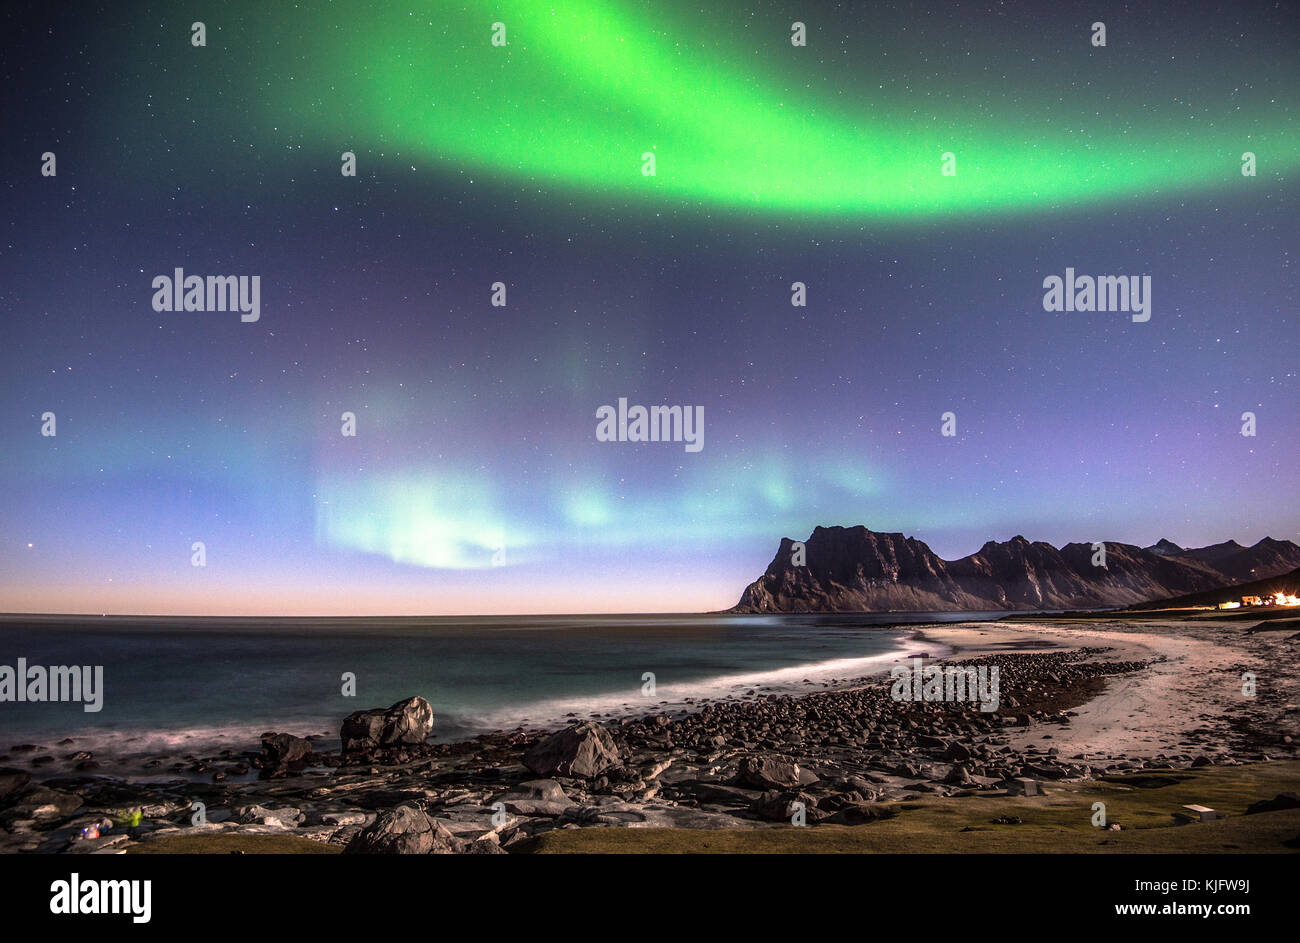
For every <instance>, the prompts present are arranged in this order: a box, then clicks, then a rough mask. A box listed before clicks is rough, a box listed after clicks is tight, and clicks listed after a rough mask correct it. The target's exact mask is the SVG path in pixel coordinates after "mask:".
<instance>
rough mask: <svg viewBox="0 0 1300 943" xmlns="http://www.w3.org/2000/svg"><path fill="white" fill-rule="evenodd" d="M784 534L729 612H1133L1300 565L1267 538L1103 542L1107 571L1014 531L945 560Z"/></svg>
mask: <svg viewBox="0 0 1300 943" xmlns="http://www.w3.org/2000/svg"><path fill="white" fill-rule="evenodd" d="M795 543H796V541H794V540H792V539H791V538H789V537H783V538H781V542H780V545H779V547H778V549H777V552H776V555H775V556H774V557H773V558H772V562H771V563H769V564H768V567H767V569H766V570H765V571H764V573H763V575H762V576H760V577H759V578H758V579H757V580H755V581H753V582H752V583H750V584H749V585H748V586H747V587H746V588H745V590H744V592H743V593H742V594H741V597H740V601H739V602H738V603H737V604H736V605H735V606H733V607H732V608H731V609H730V610H729V611H731V612H745V613H759V612H882V611H884V612H891V611H892V612H909V611H910V612H918V611H934V612H951V611H969V610H1000V609H1005V610H1007V611H1032V610H1036V609H1082V608H1110V607H1117V606H1132V605H1138V604H1141V603H1145V602H1148V601H1151V600H1153V599H1161V598H1169V597H1174V596H1181V595H1185V594H1188V593H1197V592H1204V591H1207V590H1214V589H1219V588H1221V587H1223V586H1227V585H1232V584H1235V583H1240V582H1243V581H1245V580H1248V579H1263V578H1268V577H1272V576H1278V575H1281V574H1283V573H1287V572H1289V571H1291V570H1293V569H1295V568H1296V567H1300V546H1297V545H1296V544H1294V543H1292V542H1291V541H1287V540H1274V539H1273V538H1271V537H1265V538H1263V539H1262V540H1260V541H1258V542H1257V543H1255V544H1254V545H1252V546H1250V547H1243V546H1242V545H1241V544H1239V543H1237V542H1236V541H1235V540H1227V541H1224V542H1222V543H1218V544H1211V545H1210V546H1207V547H1200V548H1182V547H1179V546H1178V545H1177V544H1175V543H1173V542H1172V541H1169V540H1167V539H1165V538H1161V540H1160V541H1159V542H1158V543H1157V544H1154V545H1152V546H1151V547H1145V548H1144V547H1139V546H1137V545H1136V544H1126V543H1122V542H1118V541H1115V542H1112V541H1105V542H1103V543H1104V546H1105V551H1106V552H1105V563H1106V565H1105V566H1104V567H1101V566H1094V565H1093V558H1094V550H1093V543H1092V542H1087V543H1081V542H1072V543H1068V544H1065V545H1063V546H1061V547H1059V548H1058V547H1054V546H1053V545H1052V544H1049V543H1046V542H1044V541H1030V540H1028V539H1027V538H1026V537H1024V536H1023V535H1022V534H1017V535H1016V536H1014V537H1012V538H1011V539H1010V540H1007V541H1002V542H999V541H994V540H989V541H986V542H985V544H984V545H983V546H982V547H981V548H980V549H979V550H978V551H976V552H975V553H972V554H968V555H967V556H964V557H960V558H958V559H956V560H944V559H943V558H942V557H940V556H939V555H938V554H936V553H935V552H934V551H933V550H931V549H930V547H929V546H928V545H927V544H926V543H925V542H924V541H922V540H918V539H917V538H915V537H909V536H907V535H905V534H903V533H901V532H894V533H887V532H879V531H873V530H869V529H868V528H867V527H865V526H864V525H861V524H859V525H856V526H854V527H841V526H831V527H824V526H821V525H819V526H817V527H816V528H814V530H813V532H812V534H811V535H809V537H808V538H807V540H804V541H799V543H802V544H803V545H804V559H803V561H802V565H796V564H795V562H794V556H795Z"/></svg>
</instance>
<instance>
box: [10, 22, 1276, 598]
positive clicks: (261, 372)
mask: <svg viewBox="0 0 1300 943" xmlns="http://www.w3.org/2000/svg"><path fill="white" fill-rule="evenodd" d="M5 17H6V21H5V26H6V35H7V36H10V37H17V42H18V46H19V48H18V51H17V53H16V54H13V55H7V56H6V57H5V61H4V64H3V69H4V79H5V83H6V87H7V89H8V90H9V95H8V97H9V98H10V100H11V102H13V103H14V104H13V105H11V110H10V112H9V114H8V116H7V118H6V143H5V146H4V153H5V155H6V164H5V171H6V177H5V179H6V189H5V205H6V208H5V213H4V220H5V223H6V230H7V231H6V233H5V240H4V251H3V254H2V256H0V285H2V286H3V289H2V291H3V299H4V304H5V327H4V332H3V336H2V338H0V362H2V363H3V367H4V375H5V382H4V384H3V386H2V387H0V405H3V410H2V414H3V422H2V423H0V436H2V437H3V440H2V448H3V457H2V458H0V493H3V495H4V498H3V500H0V605H2V606H3V608H4V609H6V610H8V611H63V612H67V611H72V612H179V613H230V614H278V613H285V614H295V613H335V614H352V613H372V614H374V613H394V614H395V613H497V612H501V613H506V612H581V611H595V612H608V611H686V610H700V609H717V608H724V607H726V606H729V605H731V604H733V603H734V602H735V600H736V597H737V595H738V593H739V591H740V589H741V588H742V587H743V586H744V585H745V584H746V583H747V582H748V581H749V580H750V579H753V578H754V577H755V576H756V575H757V574H758V573H760V572H761V571H762V569H763V567H764V566H766V564H767V562H768V560H769V559H770V558H771V555H772V552H773V550H774V549H775V547H776V545H777V542H778V540H779V539H780V538H781V537H782V536H792V537H796V538H797V537H802V536H806V535H807V534H808V533H809V532H810V531H811V530H812V528H813V527H814V526H816V525H818V524H846V525H848V524H858V523H862V524H866V525H867V526H869V527H871V528H873V529H876V530H901V531H904V532H906V533H908V534H914V535H916V536H918V537H920V538H922V539H925V540H926V541H927V542H928V543H930V545H931V546H932V547H933V548H934V549H935V550H936V551H937V552H939V553H940V554H942V555H945V556H947V557H949V558H952V557H955V556H960V555H963V554H966V553H969V552H972V551H974V550H975V549H977V548H978V547H979V546H980V545H981V544H982V543H983V542H984V541H985V540H988V539H1007V538H1009V537H1011V536H1013V535H1015V534H1018V533H1023V534H1025V535H1027V536H1029V537H1030V538H1031V539H1043V540H1049V541H1052V542H1054V543H1056V544H1058V545H1059V544H1061V543H1064V542H1066V541H1070V540H1092V539H1113V540H1124V541H1129V542H1134V543H1140V544H1149V543H1153V542H1154V541H1155V540H1157V539H1158V538H1160V537H1168V538H1170V539H1172V540H1174V541H1176V542H1178V543H1180V544H1183V545H1201V544H1207V543H1212V542H1216V541H1220V540H1226V539H1228V538H1235V539H1237V540H1238V541H1240V542H1243V543H1253V542H1254V541H1256V540H1258V539H1259V538H1260V537H1263V536H1265V535H1266V534H1267V535H1271V536H1273V537H1277V538H1289V539H1293V540H1294V539H1297V537H1298V535H1300V511H1298V510H1297V508H1296V505H1295V500H1294V495H1295V494H1297V493H1300V471H1297V469H1298V468H1300V461H1298V459H1300V448H1297V445H1296V443H1297V441H1300V423H1298V422H1297V417H1298V416H1300V387H1298V380H1297V373H1298V372H1300V370H1298V369H1297V361H1296V353H1295V351H1296V341H1297V330H1296V322H1295V311H1296V305H1297V301H1298V297H1297V296H1298V292H1297V277H1296V260H1295V253H1296V250H1297V246H1298V245H1300V238H1298V237H1300V223H1297V219H1298V218H1300V214H1297V202H1296V197H1297V194H1298V192H1300V191H1298V188H1297V171H1298V170H1300V118H1298V116H1297V97H1296V96H1297V90H1300V57H1297V55H1296V51H1297V45H1298V41H1300V17H1298V16H1297V15H1296V14H1295V13H1294V12H1293V11H1289V10H1287V9H1286V8H1285V5H1273V4H1265V3H1261V4H1245V5H1233V6H1232V7H1231V8H1230V9H1224V8H1221V7H1219V6H1214V5H1198V4H1193V5H1191V6H1188V5H1172V4H1170V5H1159V6H1157V7H1155V8H1152V9H1144V10H1141V11H1138V10H1133V9H1131V8H1129V7H1126V6H1124V5H1119V4H1101V5H1099V6H1097V7H1096V8H1095V9H1093V8H1090V9H1088V10H1087V11H1086V12H1077V11H1075V12H1070V11H1066V10H1061V9H1059V8H1058V7H1057V6H1056V5H1051V4H1044V5H1041V6H1039V7H1038V8H1036V9H1033V10H1032V11H1030V10H1023V11H1019V12H1017V11H1012V10H1009V8H1007V7H1004V6H1002V5H999V4H987V5H983V4H976V5H963V6H961V7H955V8H947V7H943V6H940V5H937V4H936V5H912V4H902V3H899V4H870V5H868V4H848V3H843V4H840V3H812V2H806V3H805V2H799V3H759V4H744V5H730V4H728V5H720V6H717V7H716V8H715V7H713V6H710V7H709V8H708V9H707V10H701V9H700V8H699V7H698V6H691V5H687V4H681V3H664V4H656V5H653V6H650V5H645V4H639V3H629V2H589V0H588V2H576V3H563V4H560V3H556V4H542V3H496V4H482V3H476V2H462V3H457V4H444V3H435V2H414V3H409V4H401V5H398V4H390V3H376V4H373V5H361V4H354V3H332V4H325V3H304V4H299V5H296V6H289V5H281V4H254V3H249V2H242V0H241V2H234V3H226V4H220V5H211V6H210V7H206V8H205V6H204V5H203V4H200V7H199V8H192V9H191V8H186V9H184V10H179V9H171V8H169V7H168V6H167V5H157V6H151V5H147V4H131V3H126V4H114V5H112V6H111V8H109V9H107V10H95V11H78V12H75V13H74V12H73V11H68V10H62V11H60V10H51V9H46V8H45V7H43V6H42V5H39V4H36V3H30V4H20V5H18V6H16V7H14V8H13V9H10V10H6V13H5ZM194 21H203V22H205V24H206V30H207V37H206V38H207V45H206V46H204V47H201V48H196V47H194V46H193V45H192V44H191V24H192V23H193V22H194ZM794 21H800V22H803V23H805V24H806V27H807V46H805V47H794V46H792V45H791V42H790V35H791V23H792V22H794ZM1094 21H1104V22H1105V24H1106V27H1107V45H1106V46H1105V47H1100V48H1099V47H1095V46H1093V45H1092V44H1091V43H1090V41H1089V39H1090V24H1092V23H1093V22H1094ZM497 22H502V23H504V24H505V27H506V43H505V45H504V46H494V45H493V44H492V42H491V37H492V35H493V24H494V23H497ZM45 152H53V153H54V154H55V155H56V156H57V175H56V176H53V177H46V176H43V175H42V174H41V160H42V154H43V153H45ZM345 152H348V153H352V154H354V155H355V157H356V167H357V172H356V176H355V177H346V176H343V175H342V174H341V173H340V159H341V155H342V154H344V153H345ZM647 152H649V153H653V154H654V155H655V168H656V169H655V174H654V176H646V175H644V174H643V172H642V168H643V158H642V155H643V154H644V153H647ZM1245 152H1250V153H1253V154H1254V155H1255V156H1256V159H1257V163H1258V169H1257V174H1256V176H1253V177H1248V176H1243V174H1242V172H1241V168H1242V155H1243V153H1245ZM948 153H951V154H952V155H954V157H955V169H956V172H955V175H952V176H945V175H944V174H943V173H942V172H941V167H942V164H943V155H944V154H948ZM178 268H183V269H184V270H185V271H186V272H194V273H202V274H208V275H257V276H260V284H261V296H260V304H261V314H260V318H259V319H258V320H257V321H256V322H255V323H241V320H240V317H239V316H238V314H230V313H214V312H209V311H188V312H187V311H171V312H158V311H155V310H153V308H152V306H151V304H150V301H151V297H152V295H153V291H152V289H151V282H152V280H153V279H154V278H155V277H156V276H158V275H163V274H170V273H171V272H173V270H175V269H178ZM1067 268H1073V269H1075V270H1077V271H1080V272H1088V273H1097V274H1105V273H1113V274H1129V273H1132V274H1134V275H1138V274H1141V275H1143V276H1147V275H1149V276H1150V279H1151V285H1152V298H1153V303H1152V316H1151V319H1150V320H1149V321H1148V322H1146V323H1134V322H1133V321H1132V320H1131V319H1130V318H1129V317H1128V316H1126V315H1122V314H1115V313H1104V312H1096V311H1094V312H1082V311H1060V312H1057V311H1053V312H1048V311H1044V308H1043V305H1042V298H1043V279H1044V278H1045V277H1047V276H1050V275H1054V274H1056V275H1059V274H1060V273H1062V272H1065V271H1066V270H1067ZM498 282H499V283H501V284H503V285H504V286H505V288H506V292H507V299H508V300H507V303H506V304H505V306H494V305H493V304H492V303H491V298H492V295H493V288H492V286H493V285H494V284H496V283H498ZM795 282H801V283H804V284H805V285H806V287H807V305H806V306H805V307H795V306H792V304H791V291H792V289H791V286H792V284H793V283H795ZM620 397H626V398H628V399H629V400H630V401H631V402H634V403H645V404H669V403H671V404H682V405H685V406H699V407H702V408H703V415H704V423H705V436H704V442H705V446H704V448H703V449H702V450H701V451H699V452H698V453H691V452H687V451H685V450H684V449H683V448H682V446H681V445H680V444H672V445H670V444H666V443H636V442H601V441H598V440H597V437H596V427H597V420H596V414H597V410H598V409H599V408H600V407H601V406H602V405H604V404H610V403H616V402H618V400H619V399H620ZM47 411H49V412H52V413H54V414H55V416H57V422H58V426H57V435H56V436H54V437H44V436H42V435H41V434H40V430H41V424H42V420H41V417H42V415H43V414H44V413H46V412H47ZM947 411H952V412H953V413H954V414H955V416H956V421H957V435H956V436H955V437H944V436H941V435H940V431H939V429H940V416H941V415H942V414H943V413H945V412H947ZM1247 411H1250V412H1252V413H1254V414H1255V415H1256V416H1257V417H1258V432H1257V435H1256V436H1254V437H1244V436H1242V435H1241V434H1240V430H1241V426H1242V423H1241V420H1240V417H1241V415H1242V414H1243V413H1244V412H1247ZM345 412H350V413H352V414H354V415H355V417H356V430H357V434H356V436H355V437H345V436H343V435H341V434H340V427H341V424H342V419H341V417H342V414H344V413H345ZM196 541H200V542H202V543H203V544H204V546H205V548H206V566H204V567H195V566H193V565H192V560H191V557H192V550H191V548H192V545H193V544H194V542H196Z"/></svg>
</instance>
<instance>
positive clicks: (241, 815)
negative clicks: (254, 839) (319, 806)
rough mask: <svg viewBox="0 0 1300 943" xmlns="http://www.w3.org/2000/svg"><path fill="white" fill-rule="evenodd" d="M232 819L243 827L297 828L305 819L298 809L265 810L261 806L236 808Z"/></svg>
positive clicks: (232, 810) (231, 812)
mask: <svg viewBox="0 0 1300 943" xmlns="http://www.w3.org/2000/svg"><path fill="white" fill-rule="evenodd" d="M230 815H231V818H232V819H234V820H235V821H236V822H238V823H239V824H241V825H271V826H278V827H280V828H296V827H297V825H298V823H299V822H301V821H302V820H303V818H304V816H303V814H302V813H301V812H299V811H298V810H297V809H274V810H273V809H265V808H263V807H262V806H260V805H242V806H235V807H234V808H233V809H231V810H230Z"/></svg>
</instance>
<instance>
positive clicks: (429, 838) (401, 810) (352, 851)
mask: <svg viewBox="0 0 1300 943" xmlns="http://www.w3.org/2000/svg"><path fill="white" fill-rule="evenodd" d="M458 851H460V842H459V841H458V840H457V839H456V838H455V836H453V835H452V834H451V832H449V831H447V829H446V828H444V827H443V826H442V825H440V824H439V823H438V822H437V821H436V820H435V819H431V818H429V816H427V815H425V814H424V813H423V812H421V811H420V810H419V809H417V808H416V807H415V806H411V805H399V806H398V807H397V808H396V809H389V810H387V811H384V812H380V813H379V815H378V817H377V818H376V819H375V821H374V822H373V823H372V824H371V825H369V826H367V827H366V828H363V829H362V830H361V831H360V832H358V833H357V834H356V836H355V837H353V839H352V840H351V841H350V842H348V844H347V847H346V848H344V849H343V853H344V854H345V855H450V854H455V853H457V852H458Z"/></svg>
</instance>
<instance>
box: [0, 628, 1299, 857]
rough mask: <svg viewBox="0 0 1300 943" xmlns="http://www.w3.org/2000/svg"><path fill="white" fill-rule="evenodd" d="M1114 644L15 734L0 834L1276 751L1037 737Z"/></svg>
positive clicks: (140, 836) (497, 822)
mask: <svg viewBox="0 0 1300 943" xmlns="http://www.w3.org/2000/svg"><path fill="white" fill-rule="evenodd" d="M981 634H985V635H987V634H988V633H987V632H985V633H981ZM1122 654H1124V653H1122V652H1121V653H1117V652H1116V650H1115V649H1113V648H1108V647H1089V646H1082V647H1077V648H1072V649H1069V650H1059V651H1037V652H1036V651H1019V652H995V653H991V654H985V655H982V656H981V657H977V658H969V657H967V658H964V659H958V660H953V661H949V662H946V663H945V664H949V665H964V666H969V667H972V668H978V667H980V666H983V667H985V668H992V667H996V668H997V669H998V671H999V672H1000V687H1001V698H1000V703H999V705H998V708H997V710H995V711H990V712H985V711H981V710H980V709H979V708H978V705H974V704H970V703H965V704H961V703H946V702H937V703H928V702H906V701H897V700H894V699H893V698H892V697H891V682H890V679H889V678H887V677H886V678H872V679H860V680H859V681H858V682H856V683H853V684H850V685H848V686H845V687H841V688H836V689H831V690H827V691H823V692H819V693H812V694H806V695H766V694H763V693H761V692H755V693H754V694H753V695H752V696H749V697H746V698H743V699H740V700H729V701H716V702H707V703H706V702H701V703H700V704H698V705H696V706H695V708H694V709H693V710H690V711H685V712H679V713H675V714H671V715H670V714H663V713H660V714H650V715H647V716H644V717H638V718H629V719H624V720H620V721H610V720H608V719H604V720H602V719H583V718H574V719H573V721H572V723H571V724H570V726H568V727H566V728H564V729H561V730H558V731H550V732H541V733H539V732H535V731H526V730H524V729H523V728H520V729H518V730H515V731H512V732H502V733H494V734H487V735H484V736H481V737H478V738H476V739H474V740H471V741H467V742H462V743H455V744H437V745H434V744H429V743H427V742H426V739H427V737H428V736H429V735H430V733H431V731H432V730H433V729H434V725H435V724H436V718H434V716H433V712H432V710H431V709H430V706H429V704H428V703H427V702H426V701H425V700H424V699H423V698H420V697H411V698H408V699H405V700H403V701H401V702H399V703H397V704H394V705H392V706H391V707H388V708H375V709H370V710H365V711H357V712H354V713H353V714H351V715H349V716H348V717H347V718H345V719H344V720H343V721H342V724H341V728H340V741H341V744H342V746H341V749H340V750H339V751H337V752H320V751H318V750H317V749H316V741H314V740H313V739H308V738H302V737H298V736H295V735H293V734H291V733H287V732H280V731H274V732H268V733H267V734H265V735H264V736H263V737H262V739H261V744H260V749H256V750H253V749H250V750H249V751H247V752H245V753H243V754H238V753H235V752H232V751H226V752H225V754H224V755H221V756H214V757H190V758H188V760H187V762H189V763H190V764H191V766H190V767H189V768H188V771H189V772H191V773H193V772H195V771H201V772H204V773H205V774H209V775H210V776H211V781H210V782H195V781H193V780H192V779H172V780H162V779H160V781H158V782H152V783H145V784H141V783H137V782H128V781H125V780H122V779H116V778H111V777H105V776H97V775H94V772H93V768H92V769H87V768H85V764H86V763H88V762H93V759H92V758H91V757H88V756H79V755H78V753H77V751H76V750H75V741H73V742H70V743H65V744H63V745H55V746H51V747H44V746H42V745H39V744H21V745H16V746H14V747H11V748H10V749H9V751H8V754H7V756H0V766H2V767H3V768H0V851H4V852H37V853H64V852H66V853H118V852H121V851H124V850H126V849H127V848H129V847H130V846H132V845H134V844H138V843H144V842H150V841H155V840H158V839H160V838H164V837H167V836H176V835H202V834H221V833H231V832H236V833H245V834H258V835H268V834H270V835H294V836H298V837H302V838H307V839H311V840H313V841H317V842H322V843H329V844H333V845H338V846H341V847H343V849H344V850H345V851H346V852H348V853H484V854H500V853H504V852H506V851H509V850H510V849H511V848H512V847H513V846H515V845H517V844H518V843H519V842H522V841H525V840H526V839H528V838H529V837H530V836H533V835H537V834H539V833H542V832H545V831H548V830H551V829H561V828H591V827H616V828H618V827H624V828H654V827H675V828H700V829H715V828H781V827H790V825H791V824H792V822H795V823H796V824H806V825H807V826H810V827H816V826H817V825H819V824H822V823H830V824H841V825H859V824H863V823H869V822H871V821H873V820H875V819H879V818H882V817H887V816H889V815H892V814H893V813H894V809H893V807H892V805H891V803H895V802H897V801H899V800H906V799H908V798H917V797H920V796H954V795H970V794H974V793H978V792H981V791H984V792H997V791H1001V792H1003V793H1006V792H1008V791H1012V792H1014V791H1017V790H1023V789H1024V788H1025V785H1024V781H1025V780H1032V781H1034V782H1035V783H1039V784H1041V783H1051V782H1052V781H1060V780H1080V779H1090V778H1096V777H1101V776H1106V775H1115V774H1120V773H1129V772H1132V771H1134V770H1139V769H1144V768H1157V767H1158V768H1186V767H1195V766H1203V765H1207V764H1216V765H1233V764H1240V763H1248V762H1254V761H1263V760H1267V759H1270V758H1283V757H1294V756H1295V744H1294V738H1293V737H1291V736H1289V735H1288V734H1287V733H1286V732H1285V730H1284V729H1283V728H1282V727H1280V726H1277V725H1269V724H1260V723H1243V722H1242V721H1241V718H1240V717H1235V718H1234V717H1224V718H1221V721H1222V722H1218V721H1216V720H1215V718H1212V717H1209V716H1208V715H1207V716H1205V717H1199V718H1194V717H1189V718H1186V720H1187V721H1188V722H1189V724H1190V726H1189V727H1188V729H1187V730H1186V732H1185V733H1186V735H1185V736H1184V737H1183V738H1182V740H1183V743H1182V746H1181V747H1180V748H1171V749H1168V750H1163V751H1160V752H1156V753H1154V754H1151V755H1136V754H1134V755H1126V754H1125V753H1122V752H1112V751H1113V749H1114V748H1113V747H1108V744H1107V742H1106V740H1105V739H1104V738H1102V739H1100V740H1098V741H1096V742H1095V743H1093V744H1092V745H1091V746H1089V747H1088V748H1084V749H1069V750H1062V749H1061V748H1060V747H1058V746H1056V745H1055V744H1057V743H1061V742H1066V741H1068V740H1069V732H1070V728H1071V726H1072V724H1075V723H1076V718H1078V717H1079V713H1078V710H1079V709H1080V708H1083V707H1084V705H1087V704H1089V702H1091V701H1092V700H1093V699H1094V698H1097V697H1098V696H1099V695H1101V694H1102V693H1103V692H1104V691H1106V690H1108V687H1113V686H1114V685H1116V684H1117V683H1122V682H1124V681H1125V679H1129V680H1131V679H1135V678H1142V677H1145V676H1146V674H1147V673H1150V672H1154V671H1157V670H1158V668H1159V662H1161V661H1162V660H1163V658H1164V656H1162V655H1159V654H1153V656H1152V657H1149V658H1145V659H1136V658H1132V657H1120V655H1122ZM1287 707H1289V705H1282V704H1278V705H1276V709H1277V710H1284V709H1285V708H1287ZM1291 710H1294V709H1293V708H1291ZM1288 716H1290V715H1288ZM1141 722H1142V721H1141V719H1139V720H1137V721H1129V723H1130V725H1132V724H1134V723H1136V724H1140V723H1141ZM60 751H62V752H60ZM46 756H49V757H54V760H53V762H55V763H60V764H62V765H63V766H65V767H67V772H66V773H63V774H60V775H54V776H50V777H48V778H45V779H43V780H41V781H39V782H37V781H35V779H34V778H33V775H32V774H33V769H34V768H37V769H38V768H40V767H41V766H46V767H48V766H49V763H50V762H51V761H45V762H44V763H40V764H39V765H38V766H37V767H33V762H34V761H38V760H41V759H42V758H43V757H46ZM79 765H80V766H81V767H82V768H81V769H78V768H77V767H78V766H79ZM51 768H52V767H51ZM241 780H242V781H241Z"/></svg>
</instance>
